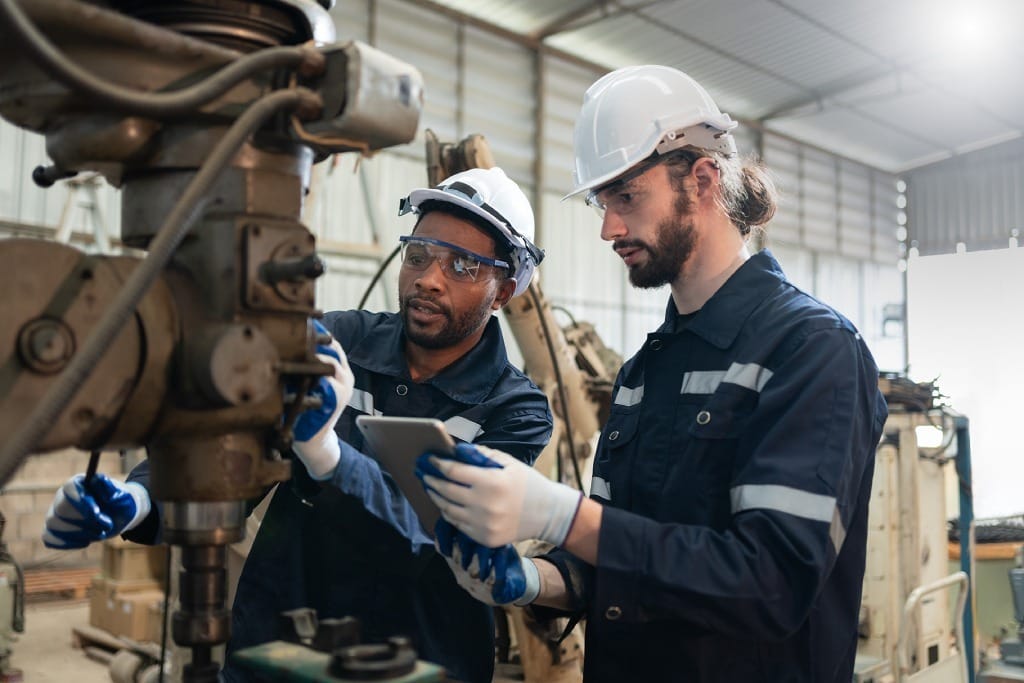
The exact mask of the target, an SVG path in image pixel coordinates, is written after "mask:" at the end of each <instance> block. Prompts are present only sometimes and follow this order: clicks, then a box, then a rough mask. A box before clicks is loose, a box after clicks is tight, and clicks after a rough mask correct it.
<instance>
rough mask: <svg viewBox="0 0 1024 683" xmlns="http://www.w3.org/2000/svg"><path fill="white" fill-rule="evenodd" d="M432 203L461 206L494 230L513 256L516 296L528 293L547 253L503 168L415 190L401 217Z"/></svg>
mask: <svg viewBox="0 0 1024 683" xmlns="http://www.w3.org/2000/svg"><path fill="white" fill-rule="evenodd" d="M429 200H436V201H441V202H447V203H448V204H454V205H455V206H461V207H462V208H463V209H466V210H467V211H470V212H472V213H474V214H476V215H477V216H479V217H480V218H482V219H484V221H486V222H487V224H489V225H491V226H493V227H494V228H495V234H492V236H493V237H495V238H496V239H498V240H499V244H500V245H501V246H502V247H504V248H505V249H507V250H508V251H509V252H510V254H509V255H510V256H511V259H512V269H513V273H512V277H514V278H515V279H516V291H515V293H514V294H513V296H518V295H520V294H522V293H523V292H525V291H526V288H527V287H529V286H530V280H531V278H532V277H533V271H534V269H535V268H536V267H537V264H539V263H540V262H541V260H542V259H543V258H544V252H543V251H541V250H540V249H538V248H537V247H536V245H534V243H533V235H534V226H533V208H532V207H531V206H530V200H529V199H527V198H526V195H525V194H523V191H522V190H521V189H519V185H517V184H516V183H515V182H514V181H513V180H512V179H510V178H509V177H508V176H507V175H505V172H504V171H503V170H501V169H500V168H497V167H494V168H472V169H470V170H468V171H463V172H462V173H456V174H455V175H453V176H450V177H448V178H446V179H445V180H442V181H441V184H439V185H438V186H437V187H435V188H422V189H418V190H413V191H412V192H410V193H409V196H408V197H406V198H405V199H404V200H402V205H401V207H400V208H399V215H403V214H406V213H408V212H410V211H416V212H417V213H418V212H419V206H420V204H422V203H423V202H425V201H429Z"/></svg>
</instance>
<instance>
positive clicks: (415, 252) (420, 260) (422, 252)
mask: <svg viewBox="0 0 1024 683" xmlns="http://www.w3.org/2000/svg"><path fill="white" fill-rule="evenodd" d="M428 258H429V256H428V255H427V250H426V249H424V248H423V247H412V246H410V247H406V250H405V258H404V259H403V260H404V262H405V263H407V264H409V265H410V266H422V265H423V264H425V263H426V262H427V259H428Z"/></svg>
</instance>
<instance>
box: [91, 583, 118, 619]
mask: <svg viewBox="0 0 1024 683" xmlns="http://www.w3.org/2000/svg"><path fill="white" fill-rule="evenodd" d="M106 583H107V582H106V581H105V580H104V579H103V577H101V576H95V577H93V580H92V585H91V587H90V588H89V625H90V626H95V627H96V628H98V629H102V630H104V631H107V632H109V631H110V625H111V624H112V623H113V613H114V596H113V594H111V593H108V592H107V587H106Z"/></svg>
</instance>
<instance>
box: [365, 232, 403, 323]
mask: <svg viewBox="0 0 1024 683" xmlns="http://www.w3.org/2000/svg"><path fill="white" fill-rule="evenodd" d="M401 248H402V245H401V244H399V245H398V246H397V247H395V249H394V251H392V252H391V254H389V255H388V257H387V258H386V259H384V262H383V263H381V264H380V268H378V269H377V272H376V273H374V275H373V279H372V280H370V284H368V285H366V291H365V292H363V298H362V299H360V300H359V305H358V306H356V308H359V309H361V308H362V307H363V306H365V305H366V300H367V299H369V298H370V292H371V291H373V287H374V285H376V284H377V281H378V280H380V277H381V275H383V274H384V271H385V270H386V269H387V267H388V266H389V265H391V262H392V261H394V260H395V256H397V255H398V252H399V251H400V250H401Z"/></svg>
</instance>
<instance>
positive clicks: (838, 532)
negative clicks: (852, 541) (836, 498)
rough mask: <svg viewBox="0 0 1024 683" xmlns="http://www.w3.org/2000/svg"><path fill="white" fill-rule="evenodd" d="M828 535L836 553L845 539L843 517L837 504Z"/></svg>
mask: <svg viewBox="0 0 1024 683" xmlns="http://www.w3.org/2000/svg"><path fill="white" fill-rule="evenodd" d="M828 535H829V538H831V539H832V546H833V547H834V548H835V549H836V555H838V554H839V551H840V549H841V548H842V547H843V541H845V540H846V527H845V526H843V518H842V516H840V514H839V506H838V505H837V506H836V511H835V514H834V515H832V526H830V527H829V529H828Z"/></svg>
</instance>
